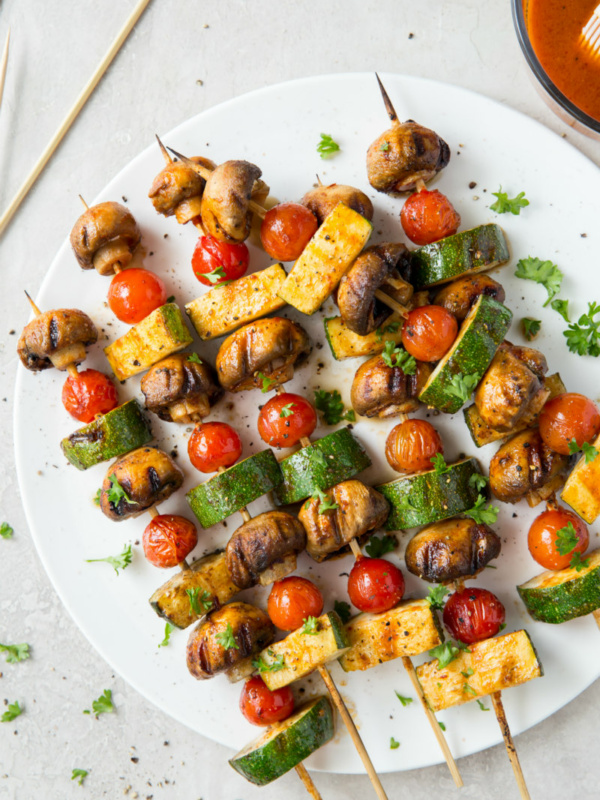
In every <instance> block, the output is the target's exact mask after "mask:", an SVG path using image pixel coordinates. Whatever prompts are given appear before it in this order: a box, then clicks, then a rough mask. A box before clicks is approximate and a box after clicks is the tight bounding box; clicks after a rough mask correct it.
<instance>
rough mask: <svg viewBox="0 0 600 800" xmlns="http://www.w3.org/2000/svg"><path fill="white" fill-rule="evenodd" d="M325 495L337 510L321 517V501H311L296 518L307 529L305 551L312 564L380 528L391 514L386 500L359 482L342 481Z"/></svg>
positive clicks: (326, 512) (327, 512) (312, 499)
mask: <svg viewBox="0 0 600 800" xmlns="http://www.w3.org/2000/svg"><path fill="white" fill-rule="evenodd" d="M326 494H327V496H328V498H329V500H331V501H333V503H334V504H335V505H336V508H334V509H332V510H329V511H325V512H324V513H323V514H320V513H319V508H320V506H321V500H318V499H316V500H315V498H314V497H311V498H309V499H308V500H307V501H306V503H304V505H303V506H302V508H301V510H300V513H299V514H298V519H299V520H300V521H301V522H302V524H303V525H304V527H305V528H306V536H307V539H308V543H307V545H306V550H307V552H308V554H309V555H310V556H312V557H313V558H314V560H315V561H324V560H325V559H326V558H327V556H329V555H331V553H336V552H337V551H338V550H341V549H342V547H345V545H347V544H348V543H349V542H350V541H351V540H352V539H358V538H360V537H361V536H364V535H365V534H366V533H369V532H371V531H374V530H375V529H376V528H379V527H381V526H382V525H383V523H384V522H385V521H386V519H387V518H388V514H389V512H390V507H389V504H388V501H387V500H386V499H385V497H384V496H383V495H382V494H380V493H379V492H377V491H375V489H372V488H371V487H370V486H365V485H364V483H361V482H360V481H356V480H354V481H343V482H342V483H338V484H337V486H334V487H333V488H332V489H328V491H327V492H326Z"/></svg>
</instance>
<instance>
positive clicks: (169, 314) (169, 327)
mask: <svg viewBox="0 0 600 800" xmlns="http://www.w3.org/2000/svg"><path fill="white" fill-rule="evenodd" d="M192 341H193V339H192V337H191V335H190V332H189V330H188V328H187V325H186V324H185V320H184V318H183V314H182V313H181V311H180V310H179V306H178V305H177V303H167V304H166V305H164V306H160V308H157V309H155V310H154V311H153V312H152V313H151V314H148V316H147V317H145V319H143V320H142V321H141V322H138V323H137V325H134V326H133V328H130V330H128V331H127V333H126V334H125V335H124V336H121V338H120V339H117V340H116V341H115V342H113V343H112V344H109V345H108V347H105V348H104V354H105V356H106V358H107V359H108V363H109V364H110V366H111V367H112V370H113V372H114V373H115V376H116V377H117V379H118V380H120V381H125V380H127V378H131V376H132V375H137V374H138V373H140V372H144V370H147V369H150V367H151V366H153V365H154V364H156V363H157V362H158V361H161V360H162V359H163V358H166V357H167V356H170V355H173V353H178V352H179V351H180V350H183V349H184V348H186V347H187V346H188V345H189V344H192Z"/></svg>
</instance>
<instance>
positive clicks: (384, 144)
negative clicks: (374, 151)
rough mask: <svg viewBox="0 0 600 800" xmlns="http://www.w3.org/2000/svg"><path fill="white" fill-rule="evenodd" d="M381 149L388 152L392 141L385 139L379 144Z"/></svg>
mask: <svg viewBox="0 0 600 800" xmlns="http://www.w3.org/2000/svg"><path fill="white" fill-rule="evenodd" d="M379 149H380V150H381V152H382V153H387V151H388V150H389V149H390V143H389V142H388V141H385V140H384V141H383V142H382V143H381V144H380V145H379Z"/></svg>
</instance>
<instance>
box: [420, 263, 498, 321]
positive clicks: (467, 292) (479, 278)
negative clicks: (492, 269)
mask: <svg viewBox="0 0 600 800" xmlns="http://www.w3.org/2000/svg"><path fill="white" fill-rule="evenodd" d="M482 294H485V295H487V296H488V297H492V298H493V299H494V300H497V301H498V302H499V303H503V302H504V298H505V297H506V294H505V292H504V288H503V287H502V285H501V284H499V283H498V281H495V280H494V279H493V278H490V276H489V275H485V274H483V273H480V274H477V275H472V276H467V277H466V278H461V279H460V280H458V281H454V282H453V283H450V284H448V286H444V288H443V289H440V291H439V292H438V293H437V294H436V295H435V297H434V298H433V303H434V305H436V306H443V307H444V308H445V309H446V310H447V311H449V312H450V313H451V314H454V316H455V317H456V319H457V320H459V322H462V320H463V319H464V318H465V317H466V316H467V314H468V313H469V310H470V308H471V306H472V305H473V304H474V303H476V302H477V299H478V298H479V297H480V295H482Z"/></svg>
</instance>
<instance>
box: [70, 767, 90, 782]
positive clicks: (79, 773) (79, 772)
mask: <svg viewBox="0 0 600 800" xmlns="http://www.w3.org/2000/svg"><path fill="white" fill-rule="evenodd" d="M87 776H88V770H87V769H79V768H77V767H76V768H75V769H74V770H73V774H72V775H71V780H72V781H77V783H78V784H79V785H80V786H83V781H84V780H85V778H87Z"/></svg>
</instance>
